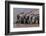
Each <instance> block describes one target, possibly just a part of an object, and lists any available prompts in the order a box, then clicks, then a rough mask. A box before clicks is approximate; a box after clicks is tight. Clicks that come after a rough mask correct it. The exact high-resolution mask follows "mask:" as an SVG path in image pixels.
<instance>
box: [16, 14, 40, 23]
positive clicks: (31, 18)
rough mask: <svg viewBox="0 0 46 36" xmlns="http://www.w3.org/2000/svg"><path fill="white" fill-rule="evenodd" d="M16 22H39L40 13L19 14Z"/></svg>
mask: <svg viewBox="0 0 46 36" xmlns="http://www.w3.org/2000/svg"><path fill="white" fill-rule="evenodd" d="M16 24H39V14H18V15H17V21H16Z"/></svg>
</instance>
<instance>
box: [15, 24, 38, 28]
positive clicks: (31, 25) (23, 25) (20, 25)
mask: <svg viewBox="0 0 46 36" xmlns="http://www.w3.org/2000/svg"><path fill="white" fill-rule="evenodd" d="M38 26H39V25H38V24H14V28H22V27H38Z"/></svg>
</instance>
